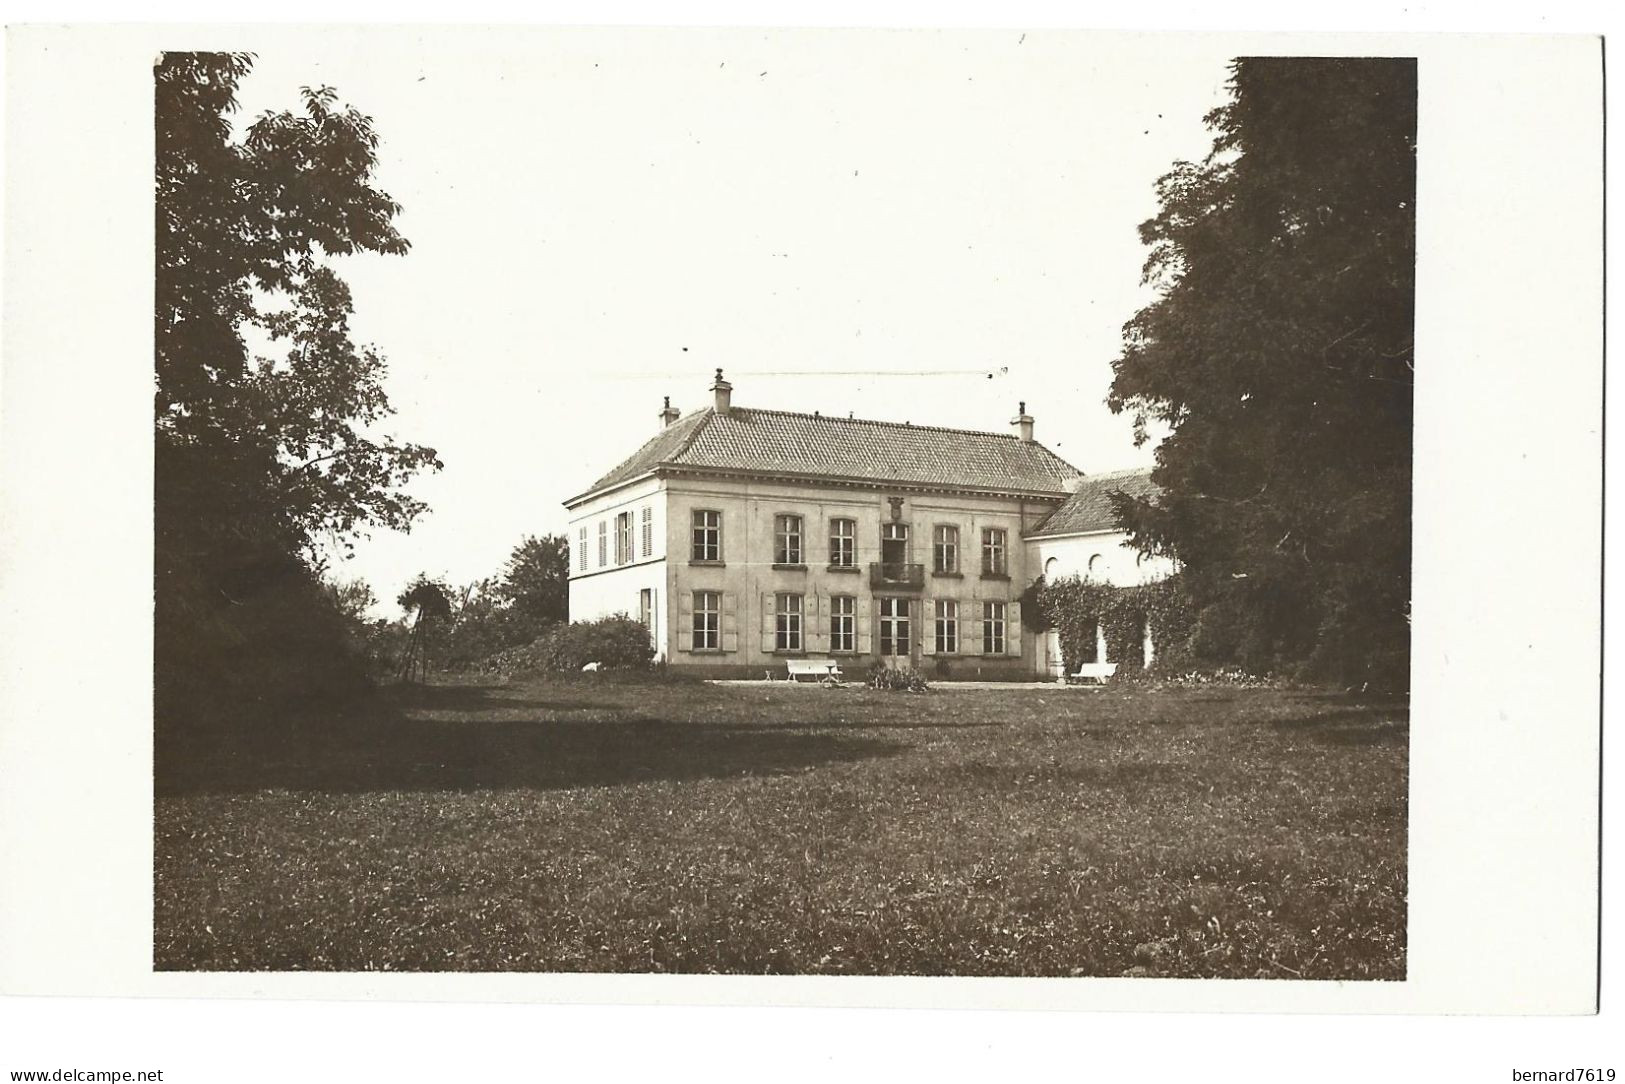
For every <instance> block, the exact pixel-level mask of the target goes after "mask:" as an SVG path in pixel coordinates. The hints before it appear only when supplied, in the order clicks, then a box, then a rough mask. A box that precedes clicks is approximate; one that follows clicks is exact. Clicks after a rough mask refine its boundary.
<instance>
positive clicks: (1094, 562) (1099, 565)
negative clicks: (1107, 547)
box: [1088, 553, 1106, 573]
mask: <svg viewBox="0 0 1625 1084" xmlns="http://www.w3.org/2000/svg"><path fill="white" fill-rule="evenodd" d="M1105 568H1106V558H1105V557H1103V556H1101V555H1100V554H1098V553H1091V554H1090V555H1089V569H1088V570H1089V571H1090V572H1091V573H1100V572H1104V571H1105Z"/></svg>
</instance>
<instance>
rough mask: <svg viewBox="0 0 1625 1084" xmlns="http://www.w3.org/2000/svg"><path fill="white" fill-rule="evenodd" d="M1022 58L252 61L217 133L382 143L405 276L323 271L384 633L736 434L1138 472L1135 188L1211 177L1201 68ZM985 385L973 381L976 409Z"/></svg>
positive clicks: (929, 49)
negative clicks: (895, 424) (841, 427)
mask: <svg viewBox="0 0 1625 1084" xmlns="http://www.w3.org/2000/svg"><path fill="white" fill-rule="evenodd" d="M1215 49H1216V46H1215V47H1213V48H1210V47H1208V46H1206V45H1205V44H1204V39H1202V38H1200V37H1195V36H1178V37H1175V36H1169V37H1158V36H1151V35H1112V36H1102V35H1090V34H1084V33H1076V32H1065V33H1061V32H1053V31H1034V32H1029V33H1026V34H1023V33H1022V32H1020V31H1019V30H1017V31H1010V32H988V31H949V32H939V31H850V32H841V31H782V30H779V31H762V30H752V31H709V30H670V31H652V30H651V31H626V30H525V29H517V28H514V29H506V30H503V31H500V32H496V33H479V32H457V31H446V30H442V29H437V28H429V27H422V28H416V29H406V30H396V31H382V30H376V29H375V30H364V31H353V32H352V31H343V30H334V31H332V32H331V33H324V34H322V35H321V36H320V37H319V38H312V39H311V43H310V47H309V48H304V49H301V50H300V51H299V53H298V54H297V55H293V54H277V55H272V54H265V53H262V54H261V55H260V57H259V60H258V63H257V65H256V68H255V71H254V73H253V74H252V75H250V76H249V78H248V79H247V80H246V81H245V83H244V85H243V87H242V92H241V94H240V101H241V103H242V106H243V111H242V113H241V114H240V115H239V120H240V121H242V122H244V123H246V122H247V121H248V120H250V119H252V117H253V116H255V115H257V114H258V113H260V112H261V111H263V110H265V109H270V108H278V109H280V108H291V107H294V106H296V105H297V102H298V97H297V92H298V88H299V87H300V86H303V85H317V84H323V83H325V84H329V85H332V86H334V87H336V88H337V89H338V91H339V94H340V97H341V99H343V100H344V101H346V102H348V103H350V104H353V105H355V106H356V107H357V108H359V109H360V110H362V111H363V112H365V113H367V114H369V115H371V116H372V117H373V118H374V120H375V122H376V125H377V128H378V131H379V134H380V135H381V137H382V141H383V142H382V147H381V149H380V160H381V163H380V170H379V177H378V183H379V185H380V186H381V187H383V188H384V189H385V190H386V191H388V192H389V193H390V194H391V195H393V196H394V197H395V198H396V199H397V200H398V201H399V202H400V203H401V204H402V205H403V206H404V207H405V212H404V214H403V215H402V216H401V218H400V220H399V223H398V224H399V226H400V228H401V230H402V232H403V233H404V234H405V235H406V236H407V238H408V239H409V240H410V241H411V242H412V251H411V253H410V254H409V255H408V256H405V257H371V256H368V257H361V258H354V259H349V260H345V261H343V263H342V266H341V273H342V274H343V275H344V276H345V278H346V279H347V280H348V281H349V282H350V284H351V286H352V288H353V289H354V292H355V303H356V310H357V311H356V316H355V320H354V329H355V332H356V337H357V340H358V342H362V343H372V344H374V345H376V346H377V347H378V348H379V349H380V350H381V351H382V352H383V354H384V355H385V356H386V357H387V358H388V360H389V367H390V371H389V377H388V382H387V389H388V392H389V395H390V398H391V400H392V402H393V403H394V405H395V406H396V408H397V410H398V416H397V417H396V418H395V419H394V425H393V429H394V431H395V432H396V433H397V435H399V436H401V437H403V438H405V439H409V440H414V441H419V442H422V443H425V444H429V445H431V446H433V447H435V448H436V449H437V450H438V451H439V452H440V455H441V458H442V459H443V460H444V461H445V470H444V471H442V472H441V473H439V474H438V475H434V476H431V477H426V478H424V479H422V480H420V481H419V482H418V483H417V484H416V485H415V486H414V487H413V488H414V492H416V493H417V494H418V495H419V496H421V497H422V498H423V499H424V500H426V501H427V502H428V503H429V505H430V507H431V512H430V513H429V514H428V515H427V516H426V517H425V518H424V519H423V520H422V521H421V523H420V524H419V525H418V526H417V527H415V528H414V529H413V530H412V532H411V533H410V534H405V535H401V534H394V533H392V532H385V531H380V532H375V533H374V534H373V535H372V537H371V538H369V539H366V540H363V541H362V542H360V543H359V544H358V546H357V552H356V556H355V557H354V559H353V560H350V561H348V562H343V563H341V564H340V566H339V567H338V569H337V571H338V573H339V575H341V576H344V577H346V578H348V577H353V576H360V577H362V578H365V579H366V580H367V581H368V582H369V583H371V584H372V585H373V587H374V590H375V591H376V592H377V593H378V595H379V597H380V598H381V599H384V600H386V604H385V605H384V606H383V607H381V608H380V610H379V613H380V615H393V614H394V613H395V608H394V606H393V604H392V602H389V601H388V600H392V599H393V598H394V596H395V595H396V594H397V593H398V591H399V590H400V588H401V586H402V585H403V584H404V583H405V582H406V580H408V579H409V578H410V577H411V576H412V575H413V574H415V573H417V572H418V571H426V572H428V573H429V574H430V575H440V576H445V577H447V578H448V579H449V580H451V581H452V582H454V583H463V582H467V581H470V580H473V579H477V578H480V577H483V576H487V575H493V574H495V573H496V572H497V571H498V570H499V569H500V568H501V565H502V563H503V561H504V560H505V558H506V556H507V554H508V553H509V551H510V550H511V549H512V548H513V547H514V545H515V544H517V543H518V542H519V541H520V539H521V538H522V537H523V536H525V535H526V534H543V533H548V532H555V531H561V530H562V529H563V528H564V525H565V522H566V517H565V511H564V509H563V507H562V506H561V505H560V503H559V502H560V501H561V500H563V499H564V498H566V497H568V496H571V495H573V494H575V493H578V492H580V491H581V490H582V489H584V488H585V487H586V486H587V485H588V484H590V483H591V482H592V480H593V479H595V478H596V477H598V476H599V475H600V474H602V473H604V472H605V471H607V470H608V469H609V468H610V467H611V466H613V465H614V464H615V463H616V462H618V461H620V460H621V459H623V458H625V457H626V456H627V455H629V454H631V452H632V451H633V450H634V449H635V448H636V447H637V446H638V445H639V444H640V443H642V442H643V441H644V440H645V439H647V438H648V437H649V436H650V435H651V434H652V433H653V432H654V431H655V428H656V426H657V425H658V422H657V420H656V414H657V412H658V411H659V409H660V405H661V397H662V396H663V395H670V396H671V399H672V403H673V404H674V405H676V406H677V407H679V408H681V409H682V410H684V411H685V412H686V411H689V410H692V409H695V408H698V407H701V406H703V405H705V404H706V403H707V402H708V401H709V393H708V391H707V390H706V389H707V387H708V385H709V384H710V382H711V375H712V371H713V370H714V369H715V368H717V367H719V366H720V367H722V368H723V369H725V370H726V372H727V375H728V378H729V379H730V380H731V381H732V382H733V385H734V402H735V403H736V404H739V405H743V406H758V407H773V408H778V409H788V410H804V411H812V410H815V409H816V410H821V411H823V412H825V413H831V414H835V413H842V414H844V413H848V412H854V413H856V415H857V416H858V417H869V418H883V419H891V420H896V421H913V422H915V423H917V424H930V425H949V426H961V427H967V428H979V429H991V430H1004V429H1006V428H1007V427H1008V423H1009V420H1010V418H1011V417H1012V416H1013V415H1014V413H1015V410H1016V404H1017V402H1018V401H1020V400H1026V401H1027V403H1028V409H1029V412H1030V413H1032V414H1033V415H1035V416H1036V418H1037V436H1038V438H1039V439H1040V440H1042V441H1044V442H1045V443H1046V444H1048V445H1049V446H1050V447H1051V448H1053V449H1054V450H1055V451H1056V452H1057V453H1059V454H1060V455H1061V456H1062V457H1064V458H1065V459H1067V460H1068V461H1070V462H1072V463H1073V464H1075V465H1076V466H1078V467H1079V468H1080V469H1082V470H1083V471H1085V472H1086V473H1092V472H1096V471H1103V470H1111V469H1115V468H1119V467H1125V466H1135V465H1138V464H1143V463H1148V462H1149V461H1150V454H1151V451H1150V449H1149V448H1140V449H1136V448H1135V447H1134V446H1133V441H1132V432H1131V420H1130V419H1129V418H1128V417H1126V416H1122V417H1118V416H1113V415H1112V414H1111V413H1110V412H1109V411H1108V410H1107V409H1106V408H1105V406H1104V402H1103V401H1104V399H1105V396H1106V391H1107V387H1108V385H1109V383H1110V379H1111V369H1110V365H1111V361H1112V359H1113V358H1114V357H1115V356H1116V355H1117V352H1118V349H1119V344H1120V341H1121V328H1122V324H1123V322H1124V321H1125V320H1127V319H1128V318H1129V317H1130V316H1132V315H1133V313H1134V311H1135V310H1136V309H1137V308H1138V307H1139V306H1140V305H1141V304H1143V302H1144V301H1145V299H1146V293H1145V291H1144V288H1143V287H1141V286H1140V282H1139V276H1140V268H1141V264H1142V263H1143V261H1144V258H1145V250H1144V248H1143V246H1142V245H1141V244H1140V242H1139V238H1138V235H1137V232H1136V231H1137V227H1138V225H1139V224H1140V223H1141V222H1142V221H1143V220H1145V219H1146V218H1148V217H1150V216H1151V215H1152V214H1153V213H1154V212H1155V209H1156V202H1155V194H1154V188H1153V186H1154V183H1155V181H1156V179H1157V178H1158V177H1159V176H1160V175H1162V174H1163V173H1164V172H1166V171H1167V170H1168V168H1169V166H1170V165H1171V164H1172V163H1173V162H1174V161H1175V160H1176V159H1179V158H1187V159H1189V158H1199V157H1201V156H1202V155H1203V154H1205V153H1206V151H1207V148H1208V145H1209V143H1210V134H1209V133H1208V132H1207V131H1206V129H1204V127H1203V126H1202V123H1201V119H1202V116H1203V115H1204V114H1205V113H1206V112H1207V111H1208V110H1209V109H1211V108H1213V107H1214V106H1215V105H1217V104H1219V103H1220V102H1221V101H1222V100H1223V97H1224V82H1225V78H1226V71H1225V65H1226V63H1227V61H1228V60H1229V57H1228V56H1227V55H1226V54H1223V53H1220V52H1217V51H1215ZM988 374H993V375H992V377H991V378H989V376H988Z"/></svg>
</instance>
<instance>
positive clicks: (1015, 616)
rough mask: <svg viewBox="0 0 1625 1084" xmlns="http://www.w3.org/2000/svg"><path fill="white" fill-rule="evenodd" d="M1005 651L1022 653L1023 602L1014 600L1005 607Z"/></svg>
mask: <svg viewBox="0 0 1625 1084" xmlns="http://www.w3.org/2000/svg"><path fill="white" fill-rule="evenodd" d="M1004 615H1005V622H1004V653H1005V654H1006V655H1020V654H1021V603H1019V602H1012V603H1010V604H1009V605H1008V606H1006V607H1005V608H1004Z"/></svg>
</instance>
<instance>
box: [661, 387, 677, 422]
mask: <svg viewBox="0 0 1625 1084" xmlns="http://www.w3.org/2000/svg"><path fill="white" fill-rule="evenodd" d="M680 416H681V415H679V414H678V412H677V408H676V407H674V406H672V405H671V396H669V395H668V396H666V409H664V410H662V411H661V412H660V428H662V429H664V428H666V426H668V425H670V424H671V423H672V422H674V421H676V420H677V419H678V418H679V417H680Z"/></svg>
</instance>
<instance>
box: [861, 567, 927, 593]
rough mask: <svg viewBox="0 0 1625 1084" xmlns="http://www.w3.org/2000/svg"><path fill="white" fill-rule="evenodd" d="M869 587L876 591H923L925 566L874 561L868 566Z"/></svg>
mask: <svg viewBox="0 0 1625 1084" xmlns="http://www.w3.org/2000/svg"><path fill="white" fill-rule="evenodd" d="M869 586H870V587H872V588H873V589H874V590H876V591H923V590H925V566H924V565H915V564H906V563H903V562H893V561H876V562H874V563H873V564H871V565H870V566H869Z"/></svg>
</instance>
